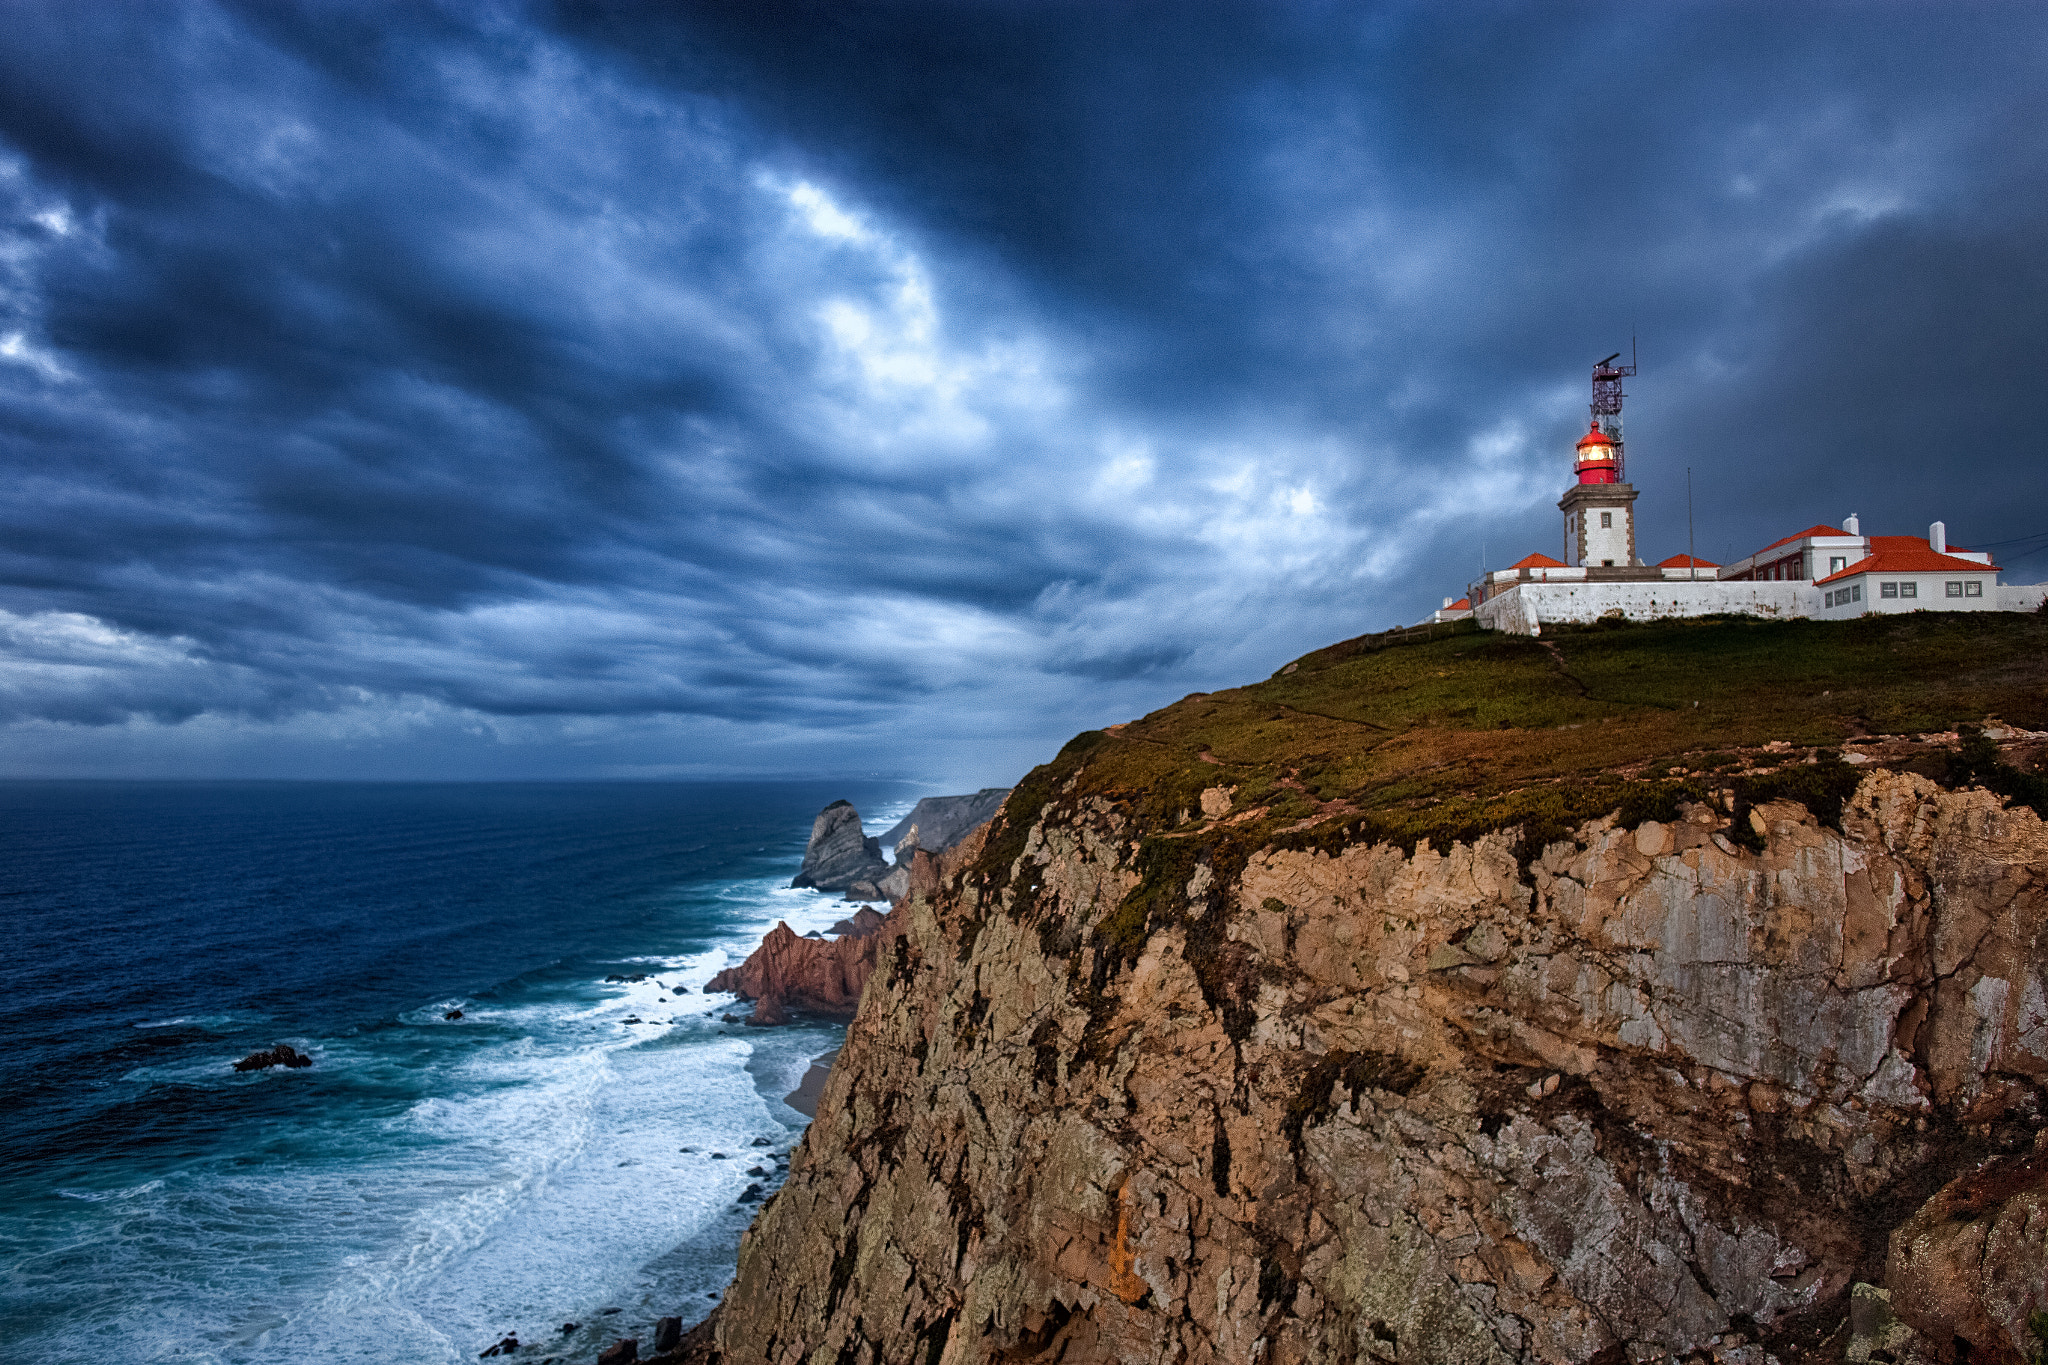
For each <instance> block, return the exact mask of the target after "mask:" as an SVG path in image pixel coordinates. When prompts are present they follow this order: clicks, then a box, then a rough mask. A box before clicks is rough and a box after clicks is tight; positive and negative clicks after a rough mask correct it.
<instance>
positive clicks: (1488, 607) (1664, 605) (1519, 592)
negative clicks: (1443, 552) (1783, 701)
mask: <svg viewBox="0 0 2048 1365" xmlns="http://www.w3.org/2000/svg"><path fill="white" fill-rule="evenodd" d="M1612 611H1619V612H1620V613H1621V614H1622V615H1623V616H1626V617H1627V618H1628V619H1629V620H1631V621H1657V620H1666V619H1671V618H1675V617H1681V616H1707V615H1710V614H1712V613H1715V612H1741V613H1744V614H1747V615H1750V616H1769V617H1794V616H1818V615H1820V590H1819V589H1818V588H1815V587H1814V586H1813V585H1812V584H1810V583H1712V582H1699V583H1685V582H1678V583H1671V582H1663V583H1659V582H1649V583H1517V584H1516V585H1515V586H1514V587H1512V588H1509V589H1507V590H1506V591H1505V592H1502V593H1500V594H1498V595H1497V596H1494V597H1490V598H1488V599H1487V600H1486V601H1485V602H1482V603H1481V604H1480V605H1479V609H1478V610H1477V611H1476V612H1474V613H1473V615H1475V616H1476V617H1477V618H1478V619H1479V623H1480V624H1481V625H1483V626H1485V627H1486V628H1487V629H1489V630H1505V631H1508V632H1510V633H1512V634H1515V635H1537V634H1540V633H1541V632H1542V627H1543V625H1545V624H1546V623H1554V622H1561V621H1562V622H1571V623H1574V624H1578V625H1590V624H1592V623H1593V622H1595V621H1597V620H1599V619H1600V618H1601V617H1602V616H1605V615H1606V614H1607V613H1609V612H1612Z"/></svg>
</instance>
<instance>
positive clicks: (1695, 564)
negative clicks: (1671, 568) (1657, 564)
mask: <svg viewBox="0 0 2048 1365" xmlns="http://www.w3.org/2000/svg"><path fill="white" fill-rule="evenodd" d="M1699 576H1700V557H1699V556H1698V555H1697V554H1695V553H1693V544H1692V466H1691V465H1687V466H1686V467H1685V581H1686V582H1688V583H1694V582H1698V581H1699Z"/></svg>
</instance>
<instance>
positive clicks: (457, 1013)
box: [441, 1010, 462, 1019]
mask: <svg viewBox="0 0 2048 1365" xmlns="http://www.w3.org/2000/svg"><path fill="white" fill-rule="evenodd" d="M441 1017H442V1018H443V1019H460V1018H461V1017H462V1011H461V1010H449V1011H448V1012H447V1013H446V1014H444V1015H442V1016H441Z"/></svg>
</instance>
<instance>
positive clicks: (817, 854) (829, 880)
mask: <svg viewBox="0 0 2048 1365" xmlns="http://www.w3.org/2000/svg"><path fill="white" fill-rule="evenodd" d="M889 871H890V868H889V864H888V863H887V862H885V861H884V860H883V858H882V841H881V840H879V839H873V838H869V837H867V836H866V835H863V834H862V833H861V827H860V812H859V811H857V810H855V809H854V808H853V803H852V802H851V801H834V802H833V803H832V804H831V805H829V806H827V807H825V809H823V810H821V811H819V812H818V818H817V819H816V820H814V821H812V822H811V841H810V843H808V844H806V845H805V846H804V865H803V868H802V870H801V871H799V872H798V873H797V874H796V876H795V878H794V879H793V880H791V882H790V885H791V886H809V887H816V888H817V889H818V890H820V891H844V890H846V889H847V888H848V887H850V886H852V885H853V884H854V883H855V882H867V883H869V884H870V885H872V884H874V883H876V882H879V881H881V880H882V879H883V878H885V877H887V876H888V875H889Z"/></svg>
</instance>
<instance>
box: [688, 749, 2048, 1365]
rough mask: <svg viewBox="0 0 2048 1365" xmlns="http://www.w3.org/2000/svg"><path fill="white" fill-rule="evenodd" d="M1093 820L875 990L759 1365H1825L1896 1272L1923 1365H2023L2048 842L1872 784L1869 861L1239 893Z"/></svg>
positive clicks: (1418, 864) (824, 1140) (1216, 870)
mask: <svg viewBox="0 0 2048 1365" xmlns="http://www.w3.org/2000/svg"><path fill="white" fill-rule="evenodd" d="M1205 761H1206V756H1205ZM1060 791H1065V792H1067V793H1069V794H1070V795H1069V796H1068V797H1066V798H1064V799H1063V798H1062V797H1061V795H1060ZM1075 791H1076V783H1075V782H1073V781H1068V782H1067V784H1066V786H1065V787H1063V788H1060V789H1059V791H1054V792H1053V793H1052V794H1051V795H1050V797H1049V798H1048V797H1046V796H1043V795H1042V796H1041V797H1040V798H1039V799H1040V801H1041V803H1042V804H1041V805H1040V806H1039V807H1037V808H1030V807H1027V808H1024V809H1021V810H1018V809H1012V810H1011V811H1009V812H1007V813H1006V815H1005V816H1004V818H1003V819H1002V820H999V821H998V822H997V824H996V825H995V826H994V828H993V831H989V830H984V831H982V832H981V833H979V834H977V835H976V836H975V837H973V838H971V839H969V840H968V841H967V842H966V843H964V844H962V845H961V846H960V847H958V848H957V849H955V850H953V851H952V852H950V853H948V854H947V855H945V857H944V858H943V859H941V860H937V861H934V860H932V859H930V858H921V859H919V860H918V863H917V865H916V868H915V870H914V875H913V878H912V888H911V894H910V896H909V897H908V899H907V900H906V901H905V903H904V904H903V905H901V906H899V907H898V908H897V910H896V911H895V912H894V913H893V914H892V915H891V916H890V918H889V924H888V926H887V927H886V929H885V931H884V932H882V933H879V934H877V935H875V936H873V937H870V938H867V939H861V940H857V941H854V945H856V946H850V947H849V948H848V951H869V950H873V951H874V952H875V954H876V956H875V959H874V960H875V963H876V970H875V972H874V975H873V977H872V979H871V980H870V981H869V983H868V986H867V989H866V992H865V995H864V996H862V997H861V1001H860V1009H859V1012H858V1014H857V1016H856V1017H855V1019H854V1021H853V1023H852V1025H851V1027H850V1028H849V1031H848V1034H847V1038H846V1044H845V1047H844V1050H843V1051H842V1052H841V1053H840V1055H839V1058H838V1060H837V1062H836V1064H835V1066H834V1068H833V1071H832V1075H831V1079H830V1081H829V1083H828V1085H827V1087H826V1090H825V1094H824V1098H823V1102H822V1103H821V1104H820V1106H819V1109H818V1117H817V1121H816V1123H815V1124H814V1125H813V1126H812V1127H811V1129H810V1130H809V1132H808V1133H807V1135H806V1137H805V1138H804V1140H803V1143H802V1144H801V1146H800V1148H799V1149H798V1151H797V1153H796V1157H795V1160H794V1162H793V1166H792V1171H791V1175H790V1178H789V1180H788V1183H787V1184H786V1185H785V1187H784V1188H783V1190H782V1191H781V1192H780V1193H779V1194H778V1195H777V1196H776V1197H775V1198H774V1200H773V1201H772V1202H771V1203H770V1204H769V1205H768V1206H767V1207H766V1208H765V1209H764V1211H763V1213H762V1215H761V1217H760V1219H759V1221H758V1222H757V1223H756V1225H755V1227H754V1228H753V1229H752V1230H751V1231H750V1232H749V1234H748V1235H747V1238H746V1240H745V1242H744V1243H743V1245H742V1249H741V1254H740V1264H739V1272H738V1276H737V1279H736V1280H735V1283H734V1284H733V1286H732V1288H731V1290H730V1291H729V1293H728V1294H727V1296H726V1299H725V1302H724V1305H723V1308H722V1311H721V1314H720V1319H719V1322H718V1324H717V1327H716V1335H717V1347H716V1349H717V1351H718V1352H720V1353H722V1355H723V1358H724V1359H725V1360H726V1361H728V1362H747V1363H749V1365H751V1363H752V1362H773V1363H774V1365H796V1362H804V1361H825V1362H842V1363H844V1365H859V1363H860V1362H873V1361H888V1362H897V1361H902V1362H910V1361H917V1362H920V1363H929V1365H954V1363H957V1362H967V1361H977V1362H978V1361H993V1360H1009V1361H1026V1360H1042V1361H1045V1362H1054V1361H1059V1362H1063V1363H1064V1365H1078V1363H1079V1362H1094V1361H1109V1360H1118V1361H1133V1362H1137V1361H1157V1362H1161V1363H1162V1365H1164V1363H1165V1362H1187V1363H1188V1365H1203V1363H1204V1362H1212V1361H1213V1362H1223V1361H1229V1362H1243V1361H1258V1362H1262V1365H1272V1363H1277V1362H1294V1361H1311V1360H1315V1361H1357V1362H1364V1361H1399V1362H1431V1363H1432V1365H1435V1363H1441V1362H1475V1363H1476V1362H1506V1361H1568V1362H1599V1363H1600V1365H1609V1362H1613V1363H1615V1365H1619V1362H1623V1361H1649V1360H1687V1361H1706V1360H1719V1361H1729V1362H1735V1361H1741V1362H1747V1363H1748V1365H1764V1362H1765V1361H1767V1360H1770V1359H1777V1360H1780V1361H1783V1362H1786V1365H1790V1362H1792V1361H1795V1360H1802V1359H1810V1360H1821V1359H1830V1360H1840V1359H1842V1358H1843V1353H1844V1351H1845V1349H1846V1348H1847V1347H1848V1346H1849V1344H1850V1342H1851V1328H1852V1324H1851V1322H1850V1317H1851V1308H1852V1306H1860V1307H1867V1306H1869V1305H1881V1304H1882V1302H1883V1296H1882V1294H1880V1293H1879V1291H1877V1290H1875V1289H1873V1288H1871V1287H1872V1286H1879V1285H1885V1283H1886V1280H1887V1275H1888V1263H1889V1266H1890V1272H1889V1273H1890V1275H1891V1276H1892V1277H1893V1278H1894V1279H1897V1278H1898V1277H1900V1276H1901V1275H1904V1274H1905V1273H1906V1272H1904V1271H1903V1270H1902V1269H1901V1267H1902V1266H1905V1265H1910V1266H1911V1267H1913V1270H1912V1273H1911V1275H1910V1276H1907V1277H1908V1278H1914V1279H1916V1281H1917V1282H1918V1283H1919V1284H1920V1285H1922V1286H1923V1287H1924V1288H1926V1289H1928V1292H1926V1293H1922V1294H1919V1295H1918V1297H1916V1296H1915V1294H1914V1293H1913V1292H1909V1291H1908V1288H1907V1286H1904V1285H1902V1284H1899V1283H1892V1284H1890V1285H1888V1286H1887V1287H1888V1288H1889V1290H1890V1299H1889V1303H1890V1308H1889V1309H1887V1311H1893V1310H1895V1311H1896V1312H1897V1314H1898V1315H1899V1317H1900V1318H1901V1319H1902V1320H1904V1321H1905V1322H1908V1323H1910V1324H1912V1326H1913V1327H1914V1328H1917V1329H1918V1330H1919V1331H1921V1332H1922V1333H1924V1334H1926V1339H1927V1341H1928V1343H1929V1346H1928V1349H1929V1350H1930V1351H1931V1352H1933V1353H1934V1354H1933V1356H1931V1357H1930V1358H1958V1357H1957V1353H1958V1352H1959V1351H1969V1352H1973V1353H1976V1354H1972V1355H1971V1357H1970V1358H1971V1359H2007V1358H2011V1359H2019V1358H2021V1357H2019V1356H2017V1355H2009V1354H2004V1353H2010V1352H2013V1351H2015V1350H2018V1349H2019V1348H2018V1347H2016V1346H2014V1345H2013V1343H2015V1342H2022V1343H2023V1342H2024V1341H2025V1339H2026V1338H2025V1332H2026V1328H2025V1324H2024V1317H2025V1314H2026V1313H2027V1312H2028V1311H2031V1310H2032V1308H2034V1307H2041V1306H2043V1305H2040V1304H2039V1303H2038V1302H2037V1300H2038V1298H2039V1294H2040V1286H2041V1284H2042V1282H2043V1281H2042V1277H2041V1276H2040V1275H2038V1274H2034V1275H2033V1277H2032V1278H2031V1279H2030V1280H2029V1279H2028V1278H2027V1275H2028V1274H2030V1273H2031V1272H2030V1271H2027V1270H2025V1269H2024V1268H2023V1269H2022V1270H2021V1271H2020V1272H2019V1273H2018V1274H2017V1275H2008V1276H2005V1277H2004V1278H2000V1276H1999V1275H1996V1274H1992V1275H1989V1276H1988V1278H1987V1272H1986V1271H1985V1270H1984V1265H1985V1264H1986V1261H1985V1255H1986V1250H1987V1249H1988V1248H1991V1247H1992V1246H1993V1245H1994V1243H1995V1245H1996V1247H1998V1248H2000V1249H2001V1250H2000V1252H1999V1254H2000V1256H2001V1258H2003V1263H2005V1264H2010V1265H2018V1266H2022V1267H2024V1266H2026V1265H2030V1264H2033V1263H2032V1262H2026V1261H2025V1260H2024V1258H2025V1257H2028V1256H2037V1255H2038V1254H2039V1247H2040V1244H2041V1239H2042V1237H2043V1235H2044V1229H2043V1217H2044V1215H2043V1213H2042V1212H2041V1207H2040V1199H2041V1192H2040V1184H2039V1172H2038V1169H2037V1168H2038V1162H2039V1161H2040V1160H2041V1158H2040V1157H2038V1156H2030V1155H2028V1153H2030V1152H2033V1151H2034V1150H2035V1143H2036V1135H2037V1134H2038V1133H2039V1131H2040V1129H2041V1126H2042V1122H2043V1115H2042V1100H2043V1085H2044V1080H2048V942H2044V936H2048V831H2044V828H2043V826H2042V823H2041V821H2040V820H2039V819H2038V818H2036V816H2035V815H2034V814H2033V812H2032V811H2030V810H2027V809H2024V808H2014V809H2005V808H2003V806H2002V803H2001V801H2000V800H1999V798H1997V797H1995V796H1993V795H1991V794H1990V793H1988V792H1985V791H1982V790H1961V791H1946V790H1943V789H1941V788H1939V787H1937V786H1936V785H1935V784H1934V783H1932V782H1930V781H1928V780H1926V779H1924V778H1921V777H1917V776H1913V775H1910V774H1895V773H1890V772H1882V771H1880V772H1876V773H1873V774H1872V775H1870V776H1869V777H1868V778H1867V779H1866V780H1864V781H1863V782H1862V785H1861V786H1860V788H1858V789H1857V790H1856V792H1855V795H1854V797H1853V799H1852V800H1851V801H1850V802H1849V803H1848V804H1847V806H1846V807H1845V808H1844V809H1843V810H1842V813H1841V817H1840V829H1839V830H1837V829H1835V828H1830V827H1828V826H1827V825H1824V824H1823V823H1822V822H1821V821H1820V820H1819V819H1818V818H1816V817H1815V816H1814V815H1813V814H1811V813H1810V812H1809V811H1808V810H1807V809H1806V808H1805V807H1804V806H1802V805H1799V804H1794V803H1792V802H1789V801H1779V802H1774V803H1769V804H1759V805H1757V806H1756V807H1755V808H1754V809H1753V810H1745V811H1744V812H1743V814H1742V816H1741V819H1742V820H1743V822H1744V823H1743V825H1742V826H1741V827H1738V826H1737V825H1736V824H1735V823H1734V819H1735V817H1733V816H1731V814H1730V813H1729V812H1728V811H1727V810H1726V809H1723V808H1717V807H1716V806H1715V805H1712V804H1708V803H1704V802H1702V803H1696V804H1692V805H1689V806H1686V807H1684V808H1683V809H1682V810H1681V811H1680V813H1679V814H1678V816H1677V818H1675V819H1663V820H1657V819H1640V820H1639V821H1638V822H1637V823H1635V825H1634V827H1632V828H1631V827H1628V826H1626V825H1624V824H1623V823H1622V822H1621V821H1620V819H1618V818H1616V817H1610V818H1608V819H1605V820H1599V821H1594V822H1591V823H1589V824H1586V825H1584V826H1582V827H1580V828H1579V829H1578V830H1577V831H1576V834H1575V837H1573V838H1571V839H1567V840H1561V841H1559V842H1556V843H1552V844H1551V845H1550V846H1549V847H1548V848H1545V849H1542V850H1540V853H1538V854H1537V856H1533V857H1530V858H1529V859H1528V861H1527V862H1526V863H1524V862H1523V861H1521V860H1520V859H1518V856H1517V846H1516V843H1515V840H1514V838H1513V835H1512V833H1503V834H1498V835H1485V836H1482V837H1477V838H1476V839H1475V840H1473V841H1470V842H1463V843H1454V844H1452V845H1450V846H1449V847H1448V849H1447V850H1446V851H1443V852H1438V851H1436V850H1434V849H1432V848H1431V847H1430V846H1429V845H1428V844H1427V843H1424V844H1422V845H1420V846H1418V847H1416V848H1415V849H1414V850H1413V851H1412V852H1405V851H1403V850H1402V849H1401V848H1398V847H1394V846H1390V845H1388V844H1385V843H1364V842H1361V843H1355V844H1352V845H1350V846H1343V845H1342V844H1341V843H1330V844H1326V845H1325V846H1323V847H1287V846H1284V845H1283V844H1281V843H1274V844H1272V845H1270V846H1267V847H1263V848H1261V849H1259V850H1257V851H1255V852H1252V853H1251V854H1250V855H1249V856H1248V857H1247V858H1245V859H1243V860H1242V861H1241V862H1240V863H1237V864H1234V865H1231V866H1221V865H1218V864H1217V863H1214V862H1212V861H1211V860H1210V859H1209V857H1208V856H1207V853H1206V852H1205V851H1199V850H1197V845H1196V844H1194V843H1193V842H1189V843H1186V844H1176V843H1174V842H1173V841H1172V839H1171V838H1170V837H1160V836H1159V834H1158V832H1157V831H1153V830H1143V829H1139V828H1137V827H1135V822H1134V820H1133V817H1132V816H1131V815H1130V814H1129V812H1128V810H1127V809H1125V808H1124V807H1122V806H1120V805H1118V804H1117V803H1115V802H1113V801H1111V800H1108V799H1104V798H1102V797H1099V796H1088V795H1084V794H1073V793H1075ZM1227 808H1228V807H1227V803H1221V804H1220V805H1219V810H1221V809H1227ZM1204 809H1205V810H1206V809H1207V803H1204ZM1013 820H1014V821H1015V822H1017V823H1016V824H1014V825H1012V824H1011V823H1009V822H1011V821H1013ZM1148 836H1149V837H1148ZM1182 848H1185V849H1187V850H1190V851H1189V852H1188V854H1187V856H1185V857H1182V856H1181V855H1180V854H1179V853H1177V851H1176V850H1178V849H1182ZM1758 850H1760V851H1758ZM781 932H785V933H786V931H781ZM787 937H788V939H790V940H792V941H796V940H795V936H794V935H787ZM842 942H844V941H842ZM829 946H831V947H834V948H837V947H839V945H836V944H835V945H829ZM783 947H784V948H785V949H786V948H787V944H785V945H783ZM848 998H851V994H850V993H849V996H848ZM2030 1163H2031V1164H2030ZM1973 1180H1974V1181H1975V1183H1974V1184H1973V1183H1971V1182H1972V1181H1973ZM1930 1199H1932V1200H1933V1201H1934V1202H1932V1203H1930V1202H1929V1201H1930ZM1944 1200H1945V1201H1947V1202H1946V1203H1944V1202H1943V1201H1944ZM1958 1209H1964V1210H1974V1211H1975V1212H1973V1213H1972V1214H1971V1216H1970V1217H1969V1218H1968V1219H1959V1218H1958V1217H1957V1216H1956V1211H1957V1210H1958ZM1980 1225H1981V1226H1980ZM1973 1258H1975V1259H1974V1261H1973ZM2015 1258H2018V1259H2015ZM1859 1282H1866V1284H1865V1290H1864V1291H1860V1292H1862V1293H1863V1297H1862V1298H1855V1297H1854V1292H1856V1291H1855V1286H1856V1285H1857V1284H1858V1283H1859ZM2030 1295H2031V1296H2032V1297H2030ZM1873 1311H1874V1310H1873ZM2015 1315H2018V1316H2017V1318H2016V1317H2015ZM2016 1322H2017V1324H2018V1326H2017V1328H2016V1326H2015V1323H2016ZM1941 1333H1945V1334H1946V1335H1937V1334H1941Z"/></svg>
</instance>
